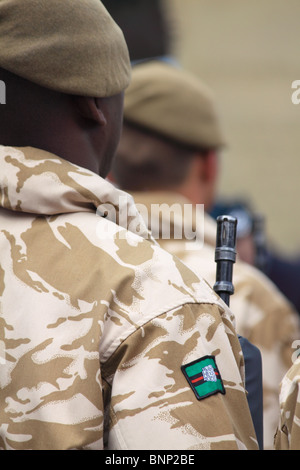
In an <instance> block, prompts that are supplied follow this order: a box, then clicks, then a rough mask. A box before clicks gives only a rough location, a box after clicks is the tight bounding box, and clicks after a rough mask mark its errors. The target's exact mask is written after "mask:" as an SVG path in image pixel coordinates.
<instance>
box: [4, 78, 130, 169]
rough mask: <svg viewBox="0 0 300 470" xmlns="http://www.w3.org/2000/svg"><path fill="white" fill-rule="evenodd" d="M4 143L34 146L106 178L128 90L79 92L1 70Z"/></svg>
mask: <svg viewBox="0 0 300 470" xmlns="http://www.w3.org/2000/svg"><path fill="white" fill-rule="evenodd" d="M0 79H1V80H3V81H4V82H5V84H6V104H5V105H1V107H0V144H2V145H7V146H12V147H27V146H30V147H35V148H39V149H42V150H45V151H48V152H51V153H54V154H55V155H58V156H59V157H61V158H64V159H65V160H68V161H69V162H71V163H75V164H76V165H79V166H81V167H83V168H87V169H89V170H91V171H93V172H95V173H97V174H99V175H101V176H103V177H106V175H107V173H108V171H109V169H110V164H111V160H112V157H113V155H114V153H115V150H116V146H117V144H118V141H119V137H120V130H121V123H122V109H123V108H122V105H123V95H122V94H120V95H116V96H114V97H110V98H90V97H78V96H73V95H67V94H64V93H58V92H55V91H52V90H48V89H46V88H43V87H40V86H38V85H36V84H33V83H31V82H29V81H27V80H24V79H22V78H20V77H17V76H15V75H12V74H10V73H8V72H6V71H3V70H0Z"/></svg>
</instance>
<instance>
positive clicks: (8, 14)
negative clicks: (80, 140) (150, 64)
mask: <svg viewBox="0 0 300 470" xmlns="http://www.w3.org/2000/svg"><path fill="white" fill-rule="evenodd" d="M0 41H1V48H0V67H2V68H3V69H6V70H8V71H9V72H12V73H14V74H15V75H18V76H20V77H23V78H25V79H27V80H30V81H31V82H34V83H37V84H38V85H40V86H43V87H46V88H50V89H52V90H55V91H58V92H62V93H68V94H76V95H82V96H92V97H108V96H112V95H115V94H118V93H120V92H121V91H123V90H124V89H125V88H126V87H127V86H128V84H129V81H130V75H131V65H130V60H129V53H128V48H127V45H126V42H125V39H124V36H123V33H122V31H121V29H120V28H119V26H117V24H116V23H115V22H114V21H113V19H112V18H111V16H110V15H109V13H108V12H107V10H106V9H105V7H104V6H103V5H102V3H101V2H100V0H0Z"/></svg>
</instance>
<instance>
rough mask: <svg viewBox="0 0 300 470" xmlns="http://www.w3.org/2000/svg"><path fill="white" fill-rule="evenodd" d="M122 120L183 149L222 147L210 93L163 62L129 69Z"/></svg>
mask: <svg viewBox="0 0 300 470" xmlns="http://www.w3.org/2000/svg"><path fill="white" fill-rule="evenodd" d="M124 118H125V120H126V121H128V122H131V123H133V124H136V125H138V126H141V127H143V128H146V129H148V130H150V131H154V132H156V133H158V134H160V135H163V136H165V137H168V138H170V139H173V140H175V141H177V142H180V143H182V144H184V145H189V146H195V147H198V148H202V147H204V148H218V147H220V146H222V145H223V144H224V139H223V136H222V134H221V130H220V126H219V120H218V116H217V113H216V110H215V104H214V99H213V96H212V93H211V91H210V90H209V89H208V88H207V87H206V86H205V85H204V84H203V83H201V82H200V81H199V80H198V79H197V78H196V77H194V76H193V75H191V74H189V73H187V72H186V71H184V70H182V69H181V68H179V67H177V66H174V65H172V64H170V63H167V62H163V61H150V62H141V63H139V64H137V65H135V66H134V67H133V69H132V77H131V83H130V85H129V87H128V88H127V90H126V92H125V102H124Z"/></svg>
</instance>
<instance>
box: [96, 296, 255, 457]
mask: <svg viewBox="0 0 300 470" xmlns="http://www.w3.org/2000/svg"><path fill="white" fill-rule="evenodd" d="M219 310H220V308H219V307H217V306H216V305H208V304H206V305H205V304H203V305H199V304H186V305H184V306H181V307H179V308H177V309H173V310H171V311H169V312H168V313H165V314H163V315H160V316H159V317H157V318H156V319H154V320H152V321H150V322H148V323H147V324H146V325H145V326H144V327H143V329H142V330H137V331H136V332H135V333H134V334H133V335H131V336H130V337H129V338H128V340H127V341H125V342H124V343H123V344H122V345H121V346H120V347H119V348H118V349H117V350H116V352H115V353H114V354H113V356H112V357H111V358H110V359H109V361H108V362H107V363H105V364H104V365H103V366H102V375H103V376H104V390H105V393H104V401H105V405H106V408H107V410H106V414H107V416H109V431H108V435H106V436H105V442H106V446H107V448H108V449H133V448H134V449H191V450H193V449H198V450H209V449H213V450H220V449H256V448H257V443H256V439H255V437H254V435H253V431H252V422H251V418H250V415H249V409H248V406H247V404H246V396H245V393H244V387H243V384H242V383H241V375H240V367H242V366H243V359H242V356H241V354H240V348H239V344H238V341H237V337H236V335H235V334H234V332H233V331H232V329H231V326H230V323H228V326H227V325H225V324H224V322H222V321H221V322H220V318H221V317H220V312H219ZM226 330H227V332H225V331H226ZM224 336H225V337H227V342H226V341H225V340H224ZM226 343H227V344H226ZM220 344H222V346H223V347H222V350H220V349H219V348H218V345H220ZM213 356H214V357H215V359H214V360H215V364H216V366H217V368H218V371H219V374H220V375H219V379H220V380H215V381H214V382H210V383H209V385H210V386H211V388H210V391H209V392H207V390H206V388H205V387H206V385H207V384H208V382H205V381H204V380H203V377H204V375H205V374H204V369H205V367H203V365H204V364H206V362H205V361H207V358H208V357H213ZM116 363H117V364H118V367H117V370H115V372H114V368H115V364H116ZM186 364H193V366H194V367H195V371H194V372H193V374H194V373H195V375H194V381H195V383H196V384H199V385H198V386H197V387H195V388H196V392H197V393H195V388H194V387H193V377H192V378H191V380H190V381H189V380H188V379H187V378H186V375H185V374H184V372H183V370H182V368H181V366H182V365H186ZM197 367H200V369H199V370H201V373H200V379H199V374H198V376H197V372H198V370H196V369H197ZM209 368H211V366H208V369H209ZM187 370H188V369H187V368H186V369H185V371H187ZM197 379H198V382H196V381H197ZM219 385H220V386H219ZM222 387H224V389H223V388H222ZM223 392H225V394H223ZM196 395H198V398H197V396H196ZM250 423H251V425H250ZM133 430H135V432H133Z"/></svg>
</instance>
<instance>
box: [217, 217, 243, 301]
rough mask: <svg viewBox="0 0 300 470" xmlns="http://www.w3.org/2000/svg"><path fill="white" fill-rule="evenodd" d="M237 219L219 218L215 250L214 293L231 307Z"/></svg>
mask: <svg viewBox="0 0 300 470" xmlns="http://www.w3.org/2000/svg"><path fill="white" fill-rule="evenodd" d="M236 227H237V219H236V218H235V217H232V216H230V215H220V216H219V217H218V218H217V237H216V249H215V262H216V264H217V269H216V282H215V285H214V287H213V289H214V291H215V292H216V293H217V294H218V295H219V296H220V297H221V298H222V299H223V301H224V302H225V303H226V304H227V305H228V306H229V299H230V295H232V294H233V293H234V286H233V283H232V273H233V264H234V263H235V260H236V248H235V246H236Z"/></svg>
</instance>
